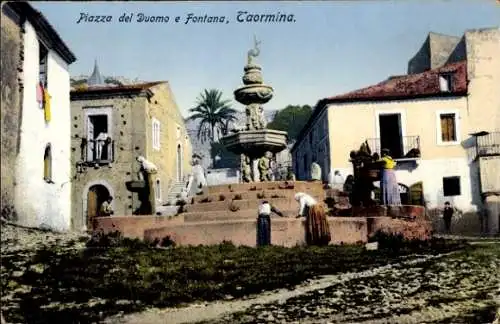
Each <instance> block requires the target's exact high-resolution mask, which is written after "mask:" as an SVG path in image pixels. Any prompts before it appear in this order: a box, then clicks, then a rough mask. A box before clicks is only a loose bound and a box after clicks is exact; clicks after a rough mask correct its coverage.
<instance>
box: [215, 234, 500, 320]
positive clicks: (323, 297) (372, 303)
mask: <svg viewBox="0 0 500 324" xmlns="http://www.w3.org/2000/svg"><path fill="white" fill-rule="evenodd" d="M499 296H500V244H498V242H496V243H494V247H493V245H492V246H491V247H489V248H488V247H485V248H484V249H481V252H478V253H474V254H467V253H462V252H458V253H452V254H451V255H449V256H445V257H443V258H442V259H441V260H439V261H435V260H431V259H429V260H427V261H424V262H422V263H416V264H414V265H413V266H394V267H387V268H385V269H384V270H383V271H379V272H373V274H372V275H369V276H365V277H356V276H354V277H352V279H351V280H348V281H345V282H340V283H334V282H332V285H331V286H329V287H327V288H325V289H319V290H315V291H312V292H309V293H306V294H304V295H301V296H298V297H295V298H290V299H288V300H286V301H284V302H276V303H270V304H267V305H254V306H252V307H250V308H249V309H247V310H246V311H244V312H240V313H235V314H231V315H228V316H225V317H223V318H220V319H217V320H214V321H212V322H209V321H207V322H205V323H255V322H256V321H257V322H259V323H486V322H488V323H490V322H491V321H492V320H493V319H491V317H494V315H492V313H493V314H494V312H495V309H497V308H498V307H499V305H500V298H499ZM480 313H481V314H480Z"/></svg>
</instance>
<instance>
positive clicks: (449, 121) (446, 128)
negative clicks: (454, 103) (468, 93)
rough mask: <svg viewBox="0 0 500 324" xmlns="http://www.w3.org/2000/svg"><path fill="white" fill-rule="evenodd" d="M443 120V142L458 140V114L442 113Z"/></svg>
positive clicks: (441, 118)
mask: <svg viewBox="0 0 500 324" xmlns="http://www.w3.org/2000/svg"><path fill="white" fill-rule="evenodd" d="M439 119H440V122H441V142H456V141H457V124H456V114H454V113H449V114H440V115H439Z"/></svg>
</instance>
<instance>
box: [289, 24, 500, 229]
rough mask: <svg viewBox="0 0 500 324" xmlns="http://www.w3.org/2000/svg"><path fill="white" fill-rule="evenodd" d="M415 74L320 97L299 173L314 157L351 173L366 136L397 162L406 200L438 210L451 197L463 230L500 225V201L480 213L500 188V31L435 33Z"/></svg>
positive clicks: (297, 152) (297, 148) (296, 153)
mask: <svg viewBox="0 0 500 324" xmlns="http://www.w3.org/2000/svg"><path fill="white" fill-rule="evenodd" d="M408 73H409V74H407V75H403V76H396V77H390V78H388V79H387V80H385V81H382V82H381V83H379V84H376V85H374V86H370V87H367V88H364V89H359V90H355V91H353V92H350V93H347V94H343V95H338V96H334V97H330V98H325V99H323V100H320V101H319V102H318V104H317V105H316V107H315V110H314V112H313V115H312V116H311V118H310V120H309V121H308V122H307V124H306V126H305V127H304V129H303V130H302V132H301V134H300V136H299V139H298V141H297V143H296V144H295V145H294V147H293V149H292V155H293V160H294V168H295V172H296V175H297V177H298V179H307V178H308V177H309V175H310V165H311V163H312V161H313V160H314V159H315V160H317V161H318V163H319V164H320V165H321V167H322V169H323V170H324V171H323V173H322V174H323V177H324V179H325V180H326V177H327V174H328V172H330V171H334V170H340V171H341V173H342V174H343V176H344V177H346V176H347V175H348V174H352V166H351V164H350V162H349V152H350V151H351V150H356V149H358V148H359V146H360V144H361V143H362V142H364V141H368V144H369V146H370V148H371V149H372V151H378V152H380V149H381V148H388V149H390V150H391V152H392V156H393V157H394V158H395V159H397V160H398V162H399V163H398V168H397V171H396V175H397V179H398V182H399V183H400V184H401V185H400V188H401V191H402V194H405V195H406V196H407V199H405V200H406V203H417V202H418V201H421V200H423V202H424V203H425V204H426V205H427V206H428V207H429V208H430V209H431V210H432V209H435V208H438V207H442V206H443V204H444V202H445V201H450V202H451V203H452V204H453V205H454V206H456V207H457V208H459V209H460V210H461V211H462V213H463V215H462V220H463V224H464V225H463V226H464V227H469V229H472V228H474V229H477V231H479V228H480V227H481V226H480V224H479V223H480V222H481V221H483V224H482V225H483V230H484V231H489V232H492V233H494V232H496V231H498V213H499V212H498V205H495V206H497V207H494V208H497V209H496V211H493V212H490V213H489V215H488V216H487V217H483V218H482V219H481V218H480V217H477V214H476V212H480V214H481V213H482V212H483V211H485V210H487V209H488V208H489V209H491V208H490V207H491V206H490V207H488V199H489V200H494V199H497V198H491V197H493V196H494V197H498V196H497V195H498V192H500V184H499V179H500V177H499V176H498V172H499V170H500V165H499V162H500V160H499V157H498V155H500V91H499V89H500V29H498V28H491V29H481V30H469V31H466V32H465V34H464V35H463V36H462V37H461V38H457V37H451V36H449V37H448V36H445V35H438V34H434V33H431V34H430V35H429V37H428V38H427V39H426V41H425V43H424V44H423V46H422V48H421V49H420V50H419V51H418V53H417V54H416V55H415V56H414V57H413V58H412V59H411V60H410V62H409V64H408ZM477 135H483V136H477ZM485 156H488V158H486V157H485ZM486 161H487V162H486ZM486 174H490V176H485V175H486ZM493 174H496V176H492V175H493ZM493 179H495V180H493ZM495 181H496V182H495ZM495 192H496V193H495ZM488 196H489V197H490V198H487V197H488ZM494 208H493V209H494ZM467 215H468V216H467ZM467 217H469V220H467ZM471 222H472V223H471Z"/></svg>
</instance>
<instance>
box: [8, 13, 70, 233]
mask: <svg viewBox="0 0 500 324" xmlns="http://www.w3.org/2000/svg"><path fill="white" fill-rule="evenodd" d="M25 31H26V32H25V34H24V65H23V68H24V92H23V112H22V121H21V143H20V152H19V156H18V162H17V168H16V171H15V172H16V176H17V186H16V208H17V211H18V216H19V223H20V224H22V225H25V226H33V227H48V228H52V229H55V230H61V231H64V230H68V229H69V228H70V224H71V174H70V170H71V168H70V130H71V116H70V98H69V92H70V76H69V71H68V65H67V64H66V62H64V60H62V59H61V58H60V57H59V56H58V55H57V54H56V53H55V52H53V51H50V52H49V55H48V62H47V66H48V67H47V71H48V72H47V75H48V91H49V94H50V96H51V115H52V118H51V121H50V122H49V123H45V119H44V111H43V109H40V108H39V105H38V102H37V101H36V85H37V82H38V73H39V65H38V62H39V58H38V52H39V47H38V38H37V35H36V32H35V30H34V28H33V27H32V26H31V24H29V23H28V22H26V23H25ZM48 143H50V144H51V147H52V180H53V182H54V183H52V184H49V183H47V182H45V181H44V179H43V169H44V164H43V157H44V151H45V147H46V145H47V144H48Z"/></svg>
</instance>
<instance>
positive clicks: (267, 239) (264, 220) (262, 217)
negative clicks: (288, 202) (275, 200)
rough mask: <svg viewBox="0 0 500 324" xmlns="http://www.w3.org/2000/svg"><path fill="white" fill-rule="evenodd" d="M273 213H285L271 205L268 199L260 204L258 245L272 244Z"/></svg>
mask: <svg viewBox="0 0 500 324" xmlns="http://www.w3.org/2000/svg"><path fill="white" fill-rule="evenodd" d="M271 213H275V214H277V215H279V216H281V217H283V213H282V212H280V211H279V210H278V209H276V208H274V207H273V206H271V204H270V203H269V202H268V201H263V202H262V203H261V204H260V205H259V215H258V217H257V246H266V245H271Z"/></svg>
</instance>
